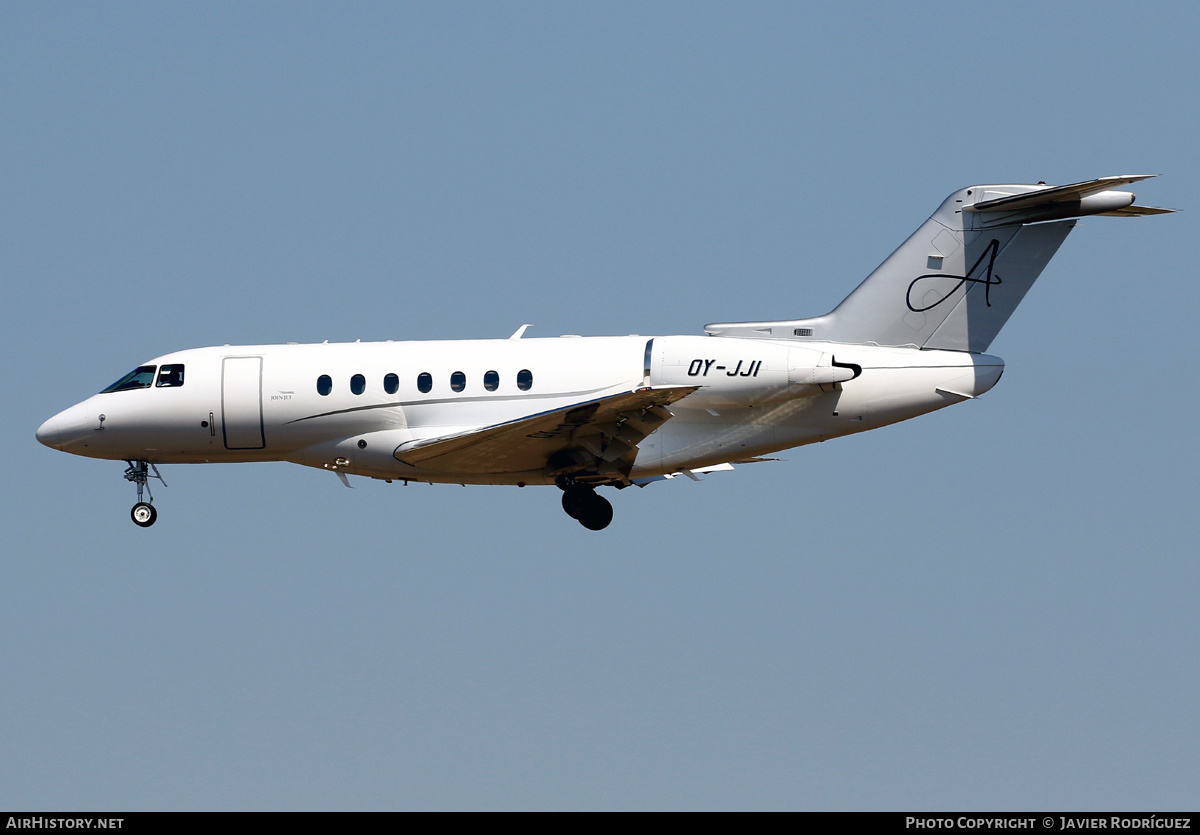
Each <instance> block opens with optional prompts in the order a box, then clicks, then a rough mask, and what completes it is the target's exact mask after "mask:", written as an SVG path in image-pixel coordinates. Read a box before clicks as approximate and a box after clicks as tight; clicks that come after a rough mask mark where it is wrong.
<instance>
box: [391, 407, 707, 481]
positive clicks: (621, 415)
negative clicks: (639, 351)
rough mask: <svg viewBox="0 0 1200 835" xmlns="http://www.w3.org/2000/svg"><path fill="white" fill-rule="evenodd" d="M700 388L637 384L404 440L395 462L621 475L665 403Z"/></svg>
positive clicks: (664, 415) (457, 469)
mask: <svg viewBox="0 0 1200 835" xmlns="http://www.w3.org/2000/svg"><path fill="white" fill-rule="evenodd" d="M697 388H699V386H671V387H664V388H655V389H649V388H647V389H638V390H637V391H629V392H623V393H621V394H614V395H611V396H609V397H601V398H599V399H596V400H585V401H583V402H580V403H572V404H571V405H569V406H563V407H561V408H558V409H553V410H551V411H548V412H539V413H538V414H534V415H529V416H527V417H523V418H518V419H517V420H513V421H508V422H506V423H498V424H495V425H493V426H486V427H484V428H482V429H476V430H472V431H470V432H464V433H460V434H456V435H450V436H443V437H440V438H429V439H423V440H418V441H408V442H407V443H403V444H401V445H400V446H398V447H397V448H396V451H395V453H394V455H395V457H396V459H397V460H398V461H401V462H403V463H405V464H409V465H411V466H414V467H420V468H422V469H426V470H436V471H438V472H443V473H520V472H529V471H531V470H542V471H543V472H545V473H546V475H550V476H554V475H558V474H560V473H568V472H581V473H587V474H595V475H598V476H617V474H618V473H623V474H624V475H628V473H629V470H630V469H631V468H632V466H633V460H634V458H636V457H637V445H638V443H639V442H641V440H642V439H643V438H644V437H646V436H647V435H649V434H650V433H651V432H653V431H654V430H655V429H657V428H658V427H659V426H660V425H661V424H663V423H664V422H666V421H667V420H670V418H671V413H670V412H669V411H667V409H666V408H665V407H667V406H669V405H670V404H672V403H674V402H676V401H677V400H680V399H682V398H684V397H687V396H688V395H689V394H691V393H692V392H694V391H695V390H696V389H697Z"/></svg>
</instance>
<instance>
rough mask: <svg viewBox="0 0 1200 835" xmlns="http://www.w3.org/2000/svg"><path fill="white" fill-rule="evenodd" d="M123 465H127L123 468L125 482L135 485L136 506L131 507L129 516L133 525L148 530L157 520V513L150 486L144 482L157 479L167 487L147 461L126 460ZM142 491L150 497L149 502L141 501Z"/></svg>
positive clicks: (156, 469)
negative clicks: (152, 472) (151, 471)
mask: <svg viewBox="0 0 1200 835" xmlns="http://www.w3.org/2000/svg"><path fill="white" fill-rule="evenodd" d="M125 463H126V464H128V465H129V466H128V467H126V468H125V480H126V481H132V482H133V483H134V484H136V485H137V494H138V500H137V504H135V505H134V506H133V510H131V511H129V516H130V518H131V519H133V524H135V525H137V526H138V527H141V528H148V527H150V526H151V525H153V524H154V522H155V520H157V519H158V511H157V510H155V509H154V504H153V502H154V494H153V493H151V492H150V485H149V484H148V483H147V481H146V480H147V479H151V478H157V479H158V480H159V481H162V485H163V487H166V486H167V482H165V481H163V477H162V476H161V475H159V474H158V467H156V466H154V465H153V464H151V463H150V462H149V461H130V460H129V459H128V458H127V459H125ZM149 470H153V471H154V474H153V475H151V474H150V472H149ZM143 490H145V491H146V495H148V496H149V497H150V501H149V502H144V501H142V491H143Z"/></svg>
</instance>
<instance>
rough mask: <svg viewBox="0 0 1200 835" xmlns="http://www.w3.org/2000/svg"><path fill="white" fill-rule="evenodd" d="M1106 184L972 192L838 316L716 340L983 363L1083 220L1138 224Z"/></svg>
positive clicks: (731, 329) (765, 326)
mask: <svg viewBox="0 0 1200 835" xmlns="http://www.w3.org/2000/svg"><path fill="white" fill-rule="evenodd" d="M1143 179H1146V178H1145V177H1142V176H1137V177H1105V178H1103V179H1099V180H1089V181H1087V182H1084V183H1075V184H1073V185H1069V186H1054V187H1051V186H1046V185H1044V184H1038V185H991V186H972V187H970V188H965V189H962V190H960V191H957V192H955V193H954V194H951V195H950V196H949V197H947V198H946V200H945V201H944V202H943V203H942V205H941V206H940V207H939V208H938V210H937V211H936V212H934V213H933V216H932V217H930V218H929V219H928V220H927V221H925V223H923V224H922V225H921V227H920V228H919V229H917V231H916V232H914V233H913V234H912V235H911V236H909V238H908V240H906V241H905V242H904V243H903V244H901V245H900V247H899V248H898V249H897V250H896V251H895V252H893V253H892V254H891V255H890V256H889V257H888V259H887V260H886V261H884V262H883V263H882V264H880V265H879V266H878V267H877V268H876V269H875V271H874V272H872V273H871V274H870V275H869V276H867V279H866V280H865V281H863V283H862V284H860V285H859V286H858V287H857V288H856V289H855V290H854V292H852V293H851V294H850V295H849V296H847V297H846V299H845V300H844V301H843V302H842V303H841V304H839V305H838V306H837V307H836V308H835V309H834V310H833V311H832V312H831V313H827V314H826V315H824V316H818V317H816V318H813V319H795V320H787V321H781V322H741V323H731V324H714V325H709V326H707V327H706V328H705V330H706V331H707V332H708V333H709V334H711V335H714V336H741V337H746V336H759V337H771V338H780V337H787V338H794V339H814V340H822V341H831V342H848V343H857V344H876V345H895V346H914V347H918V348H939V349H944V350H955V351H972V352H978V353H982V352H984V351H986V350H987V349H988V346H989V345H991V343H992V340H993V339H995V337H996V334H998V333H999V332H1000V328H1002V327H1003V326H1004V323H1005V322H1007V321H1008V317H1009V316H1011V315H1012V313H1013V311H1014V310H1016V307H1017V305H1018V304H1019V303H1020V302H1021V299H1022V298H1024V297H1025V294H1026V293H1027V292H1028V291H1029V288H1030V287H1031V286H1033V282H1034V281H1036V280H1037V277H1038V276H1039V275H1041V272H1042V270H1043V269H1044V268H1045V266H1046V264H1047V263H1049V261H1050V259H1051V258H1052V257H1053V256H1054V253H1055V252H1057V251H1058V247H1059V246H1060V245H1061V244H1062V242H1063V240H1065V239H1066V237H1067V235H1068V233H1070V231H1071V229H1072V228H1073V227H1074V226H1075V223H1076V220H1075V219H1076V218H1079V217H1083V216H1085V215H1095V214H1103V215H1115V216H1135V215H1140V214H1159V213H1163V212H1166V211H1169V210H1167V209H1153V208H1149V207H1142V206H1134V205H1133V201H1134V195H1133V194H1131V193H1129V192H1124V191H1113V190H1112V187H1113V186H1118V185H1125V184H1128V183H1132V182H1136V181H1138V180H1143Z"/></svg>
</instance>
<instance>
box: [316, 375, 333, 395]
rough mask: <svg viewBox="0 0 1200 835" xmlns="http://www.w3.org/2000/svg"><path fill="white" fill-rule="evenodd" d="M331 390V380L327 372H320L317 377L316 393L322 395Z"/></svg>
mask: <svg viewBox="0 0 1200 835" xmlns="http://www.w3.org/2000/svg"><path fill="white" fill-rule="evenodd" d="M331 391H333V380H332V379H330V377H329V375H328V374H322V375H321V376H320V377H318V378H317V394H319V395H321V396H322V397H324V396H325V395H327V394H329V392H331Z"/></svg>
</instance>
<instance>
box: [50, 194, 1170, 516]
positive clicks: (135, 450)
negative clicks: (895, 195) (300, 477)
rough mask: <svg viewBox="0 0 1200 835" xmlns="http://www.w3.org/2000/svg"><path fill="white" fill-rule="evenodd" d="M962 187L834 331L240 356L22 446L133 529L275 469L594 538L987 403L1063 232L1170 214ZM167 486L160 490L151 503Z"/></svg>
mask: <svg viewBox="0 0 1200 835" xmlns="http://www.w3.org/2000/svg"><path fill="white" fill-rule="evenodd" d="M1143 179H1146V177H1105V178H1102V179H1099V180H1090V181H1088V182H1084V183H1076V184H1074V185H1067V186H1057V187H1052V186H1047V185H1045V184H1044V183H1039V184H1038V185H990V186H973V187H971V188H965V189H962V190H961V191H957V192H955V193H954V194H951V195H950V196H949V197H947V198H946V200H945V202H943V203H942V205H941V206H940V207H939V208H938V210H937V211H936V212H934V214H933V216H932V217H930V218H929V220H927V221H926V222H925V223H924V224H923V225H922V226H921V227H920V228H919V229H918V230H917V231H916V232H914V233H913V234H912V236H911V237H909V239H908V240H907V241H905V242H904V243H903V244H902V245H901V246H900V248H899V249H897V250H896V251H895V252H894V253H892V255H891V256H890V257H889V258H888V259H887V260H886V261H884V262H883V264H881V265H880V266H879V267H878V268H877V269H876V270H875V271H874V272H873V273H871V275H870V276H868V277H867V279H866V280H865V281H864V282H863V283H862V284H860V285H859V286H858V288H857V289H856V290H855V291H854V292H853V293H851V294H850V295H849V296H848V297H847V298H846V299H845V301H843V302H842V303H841V304H839V305H838V306H837V308H836V309H834V310H833V312H831V313H828V314H826V315H825V316H819V317H817V318H815V319H795V320H785V321H770V322H738V323H724V324H712V325H708V326H707V327H706V328H705V333H706V335H705V336H655V337H645V336H621V337H594V338H567V337H560V338H557V339H523V338H521V337H522V336H523V335H524V332H525V329H526V327H528V326H527V325H525V326H522V327H521V329H520V330H518V331H517V332H516V333H514V334H513V335H512V336H511V337H510V338H509V339H496V340H457V341H444V342H390V341H389V342H382V343H380V342H374V343H363V342H355V343H352V344H334V345H330V344H328V343H322V344H313V345H298V344H288V345H241V346H233V347H231V346H225V347H221V348H196V349H192V350H187V351H178V352H176V353H172V354H166V355H164V356H161V357H157V358H155V359H152V360H149V361H148V362H146V363H144V364H142V365H139V366H138V367H137V368H135V369H134V370H133V371H131V372H129V373H128V374H126V375H125V376H123V377H121V379H119V380H117V381H116V382H115V383H113V384H112V385H111V386H109V387H108V388H106V389H104V390H103V391H102V392H100V393H99V394H97V395H94V396H92V397H89V398H88V399H87V400H84V401H83V402H82V403H79V404H77V405H75V406H72V407H71V408H69V409H67V410H65V411H63V412H61V413H59V414H57V415H55V416H54V417H52V418H50V419H49V420H48V421H46V422H45V423H44V424H42V426H41V427H40V428H39V429H38V430H37V438H38V440H39V441H41V442H42V443H43V444H45V445H46V446H49V447H53V448H54V449H59V450H62V451H64V452H70V453H74V454H76V455H84V456H88V457H91V458H105V459H113V460H124V461H125V462H126V463H127V464H128V468H127V469H126V470H125V478H126V479H128V480H129V481H132V482H133V483H134V484H135V485H136V486H137V496H138V502H137V504H135V505H134V507H133V510H132V513H131V515H132V517H133V521H134V522H135V523H137V524H138V525H141V526H142V527H148V526H150V525H153V524H154V521H155V519H156V518H157V516H158V513H157V511H156V510H155V508H154V505H153V504H152V502H153V500H154V499H153V495H152V494H151V495H150V496H149V498H150V501H148V502H147V501H143V490H144V489H146V490H147V492H149V491H148V487H149V484H148V479H150V478H158V479H159V480H160V481H161V480H162V479H161V475H160V474H159V472H158V468H157V466H156V465H158V464H195V463H202V462H220V461H291V462H293V463H296V464H303V465H305V466H309V467H317V468H320V469H325V470H329V471H331V472H333V473H335V474H336V475H337V476H339V477H340V478H341V480H342V482H343V483H345V484H346V485H347V486H349V480H348V479H347V475H356V476H368V477H371V478H376V479H382V480H384V481H388V482H391V481H394V480H402V481H405V482H408V481H421V482H431V483H438V482H441V483H454V484H515V485H517V486H519V487H524V486H525V485H527V484H546V485H550V484H552V485H557V486H558V487H559V488H560V489H561V490H562V505H563V509H564V510H565V511H566V512H567V513H568V514H569V515H570V516H571V517H573V518H574V519H577V520H578V521H579V522H580V523H581V524H582V525H583V526H584V527H586V528H589V529H591V530H601V529H603V528H605V527H607V526H608V524H609V522H611V521H612V515H613V511H612V505H611V504H609V502H608V501H607V500H606V499H604V498H603V497H602V496H600V495H598V494H597V493H596V488H597V487H601V486H611V487H616V488H618V489H622V488H625V487H628V486H630V485H638V486H645V485H646V484H649V483H651V482H653V481H657V480H661V479H669V478H674V477H676V476H679V475H684V476H688V477H690V478H696V473H702V472H711V471H714V470H722V469H730V468H732V466H733V465H734V464H740V463H743V462H752V461H758V460H762V456H764V455H768V454H770V453H772V452H776V451H778V450H782V449H787V448H789V447H795V446H801V445H803V444H811V443H814V442H816V441H823V440H826V439H828V438H836V437H838V436H841V435H849V434H852V433H855V432H864V431H866V430H868V429H875V428H877V427H880V426H886V425H888V424H891V423H896V422H897V421H901V420H906V419H908V418H911V417H916V416H917V415H921V414H925V413H926V412H932V411H934V410H935V409H941V408H943V407H945V406H951V405H953V404H955V403H961V402H963V401H965V400H970V399H972V398H974V397H978V396H979V395H981V394H983V393H984V392H986V391H988V390H989V389H990V388H991V387H992V386H994V385H995V384H996V381H997V380H999V379H1000V375H1001V373H1002V372H1003V371H1004V361H1003V360H1001V359H1000V358H999V357H995V356H991V355H989V354H987V353H985V352H986V351H987V349H988V346H989V345H990V344H991V342H992V340H993V339H994V338H995V336H996V334H997V333H998V332H999V330H1000V328H1001V327H1002V326H1003V325H1004V323H1005V321H1007V320H1008V317H1009V316H1010V315H1011V314H1012V312H1013V310H1014V309H1015V308H1016V306H1017V304H1018V303H1019V302H1020V301H1021V298H1022V297H1023V296H1024V295H1025V293H1026V292H1027V291H1028V290H1029V288H1030V286H1031V285H1032V284H1033V282H1034V280H1035V279H1036V278H1037V277H1038V275H1039V274H1040V273H1041V271H1042V268H1043V267H1045V265H1046V263H1047V262H1048V261H1049V260H1050V258H1051V257H1052V256H1053V255H1054V253H1055V251H1057V249H1058V247H1059V245H1060V244H1061V243H1062V242H1063V240H1064V239H1065V238H1066V236H1067V233H1068V232H1070V231H1071V228H1072V227H1073V226H1074V225H1075V223H1076V221H1075V218H1079V217H1083V216H1085V215H1115V216H1121V217H1126V216H1136V215H1146V214H1161V213H1165V212H1168V211H1171V210H1169V209H1155V208H1149V207H1142V206H1135V205H1133V201H1134V195H1133V194H1131V193H1129V192H1123V191H1116V190H1114V188H1115V187H1119V186H1123V185H1127V184H1129V183H1134V182H1137V181H1138V180H1143ZM164 484H165V482H164Z"/></svg>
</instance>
